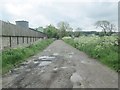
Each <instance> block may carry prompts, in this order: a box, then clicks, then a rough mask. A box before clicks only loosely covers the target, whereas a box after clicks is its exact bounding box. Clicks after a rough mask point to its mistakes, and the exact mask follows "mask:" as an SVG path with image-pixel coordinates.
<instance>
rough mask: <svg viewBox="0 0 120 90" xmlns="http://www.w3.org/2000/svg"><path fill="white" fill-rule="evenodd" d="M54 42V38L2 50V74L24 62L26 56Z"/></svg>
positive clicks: (0, 60)
mask: <svg viewBox="0 0 120 90" xmlns="http://www.w3.org/2000/svg"><path fill="white" fill-rule="evenodd" d="M52 42H53V40H52V39H46V40H41V41H39V42H37V43H36V44H32V45H30V46H28V47H25V48H16V49H8V50H5V51H2V54H1V55H2V59H0V62H2V74H4V73H6V72H8V71H9V70H10V69H12V68H14V67H15V66H16V65H18V64H19V63H21V62H23V61H24V60H25V59H26V58H28V57H30V56H33V55H35V54H36V53H38V52H40V51H42V50H43V49H45V48H46V47H47V46H48V45H49V44H51V43H52Z"/></svg>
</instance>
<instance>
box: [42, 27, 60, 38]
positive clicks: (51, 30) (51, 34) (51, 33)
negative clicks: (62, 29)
mask: <svg viewBox="0 0 120 90" xmlns="http://www.w3.org/2000/svg"><path fill="white" fill-rule="evenodd" d="M44 33H45V34H47V36H48V38H59V36H58V30H57V28H56V27H54V26H52V25H49V26H47V27H46V28H45V29H44Z"/></svg>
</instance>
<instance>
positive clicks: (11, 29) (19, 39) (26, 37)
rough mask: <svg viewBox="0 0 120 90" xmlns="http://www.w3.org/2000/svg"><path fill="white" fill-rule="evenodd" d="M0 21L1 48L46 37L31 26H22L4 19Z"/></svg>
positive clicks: (13, 46)
mask: <svg viewBox="0 0 120 90" xmlns="http://www.w3.org/2000/svg"><path fill="white" fill-rule="evenodd" d="M0 23H2V25H1V26H2V35H0V37H2V49H4V48H15V47H17V46H20V45H23V44H31V43H34V42H35V41H36V40H39V39H40V38H44V37H47V36H46V35H45V34H43V33H42V32H39V31H36V30H34V29H31V28H28V29H26V28H22V27H20V26H16V25H14V24H11V23H7V22H4V21H0ZM35 38H36V39H35Z"/></svg>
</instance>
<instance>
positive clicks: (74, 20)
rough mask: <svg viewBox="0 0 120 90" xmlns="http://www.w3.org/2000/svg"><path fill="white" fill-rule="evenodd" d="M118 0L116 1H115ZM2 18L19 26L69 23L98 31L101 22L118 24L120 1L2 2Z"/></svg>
mask: <svg viewBox="0 0 120 90" xmlns="http://www.w3.org/2000/svg"><path fill="white" fill-rule="evenodd" d="M113 1H114V2H113ZM0 2H1V3H0V13H1V14H0V19H1V20H4V21H9V22H11V23H15V21H16V20H26V21H29V26H30V27H32V28H37V27H39V26H43V27H45V26H46V25H49V24H53V25H55V26H56V25H57V23H58V22H60V21H66V22H68V23H69V24H70V26H71V27H73V28H74V29H76V28H77V27H81V28H83V29H88V30H94V29H95V27H94V26H93V25H94V23H95V22H96V21H98V20H108V21H110V22H111V23H113V24H115V25H117V22H118V0H0Z"/></svg>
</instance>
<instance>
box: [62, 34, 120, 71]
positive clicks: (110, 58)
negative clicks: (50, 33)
mask: <svg viewBox="0 0 120 90" xmlns="http://www.w3.org/2000/svg"><path fill="white" fill-rule="evenodd" d="M63 40H64V41H65V42H66V43H68V44H70V45H72V46H73V47H75V48H77V49H79V50H81V51H84V52H86V53H87V54H88V55H90V56H91V57H93V58H96V59H98V60H99V61H100V62H102V63H104V64H106V65H107V66H109V67H110V68H112V69H114V70H116V71H117V72H118V71H120V62H119V60H118V37H117V36H104V37H99V36H81V37H79V38H75V39H63Z"/></svg>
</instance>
